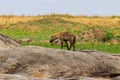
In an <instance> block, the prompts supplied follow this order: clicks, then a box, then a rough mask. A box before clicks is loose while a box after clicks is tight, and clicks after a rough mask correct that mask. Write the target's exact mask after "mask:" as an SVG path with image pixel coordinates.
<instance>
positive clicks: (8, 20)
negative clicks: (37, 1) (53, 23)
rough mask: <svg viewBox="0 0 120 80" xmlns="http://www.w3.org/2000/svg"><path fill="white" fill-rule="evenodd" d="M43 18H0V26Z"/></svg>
mask: <svg viewBox="0 0 120 80" xmlns="http://www.w3.org/2000/svg"><path fill="white" fill-rule="evenodd" d="M42 18H43V16H10V15H9V16H0V25H5V24H15V23H18V22H27V21H32V20H38V19H42Z"/></svg>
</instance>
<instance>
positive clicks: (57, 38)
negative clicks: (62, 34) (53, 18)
mask: <svg viewBox="0 0 120 80" xmlns="http://www.w3.org/2000/svg"><path fill="white" fill-rule="evenodd" d="M56 40H59V35H56V34H55V35H52V36H51V39H50V43H53V42H54V41H56Z"/></svg>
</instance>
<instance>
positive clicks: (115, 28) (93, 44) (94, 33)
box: [0, 14, 120, 53]
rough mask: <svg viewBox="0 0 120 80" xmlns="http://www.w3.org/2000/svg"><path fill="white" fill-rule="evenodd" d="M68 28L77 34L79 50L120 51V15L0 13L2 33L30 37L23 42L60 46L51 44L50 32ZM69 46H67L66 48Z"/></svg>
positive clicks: (16, 37)
mask: <svg viewBox="0 0 120 80" xmlns="http://www.w3.org/2000/svg"><path fill="white" fill-rule="evenodd" d="M63 30H65V31H69V32H72V33H73V34H75V35H76V36H77V43H76V49H77V50H99V51H103V52H110V53H120V16H110V17H100V16H71V15H67V14H63V15H59V14H50V15H38V16H24V15H23V16H15V15H9V16H4V15H1V16H0V33H4V34H6V35H8V36H10V37H11V38H13V39H14V40H16V41H18V40H21V39H25V38H27V39H31V41H30V42H21V43H20V44H22V45H36V46H43V47H50V48H60V46H59V45H55V44H50V43H49V39H50V37H51V35H53V34H54V33H56V32H59V31H63ZM64 49H66V48H64Z"/></svg>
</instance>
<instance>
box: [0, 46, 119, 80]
mask: <svg viewBox="0 0 120 80" xmlns="http://www.w3.org/2000/svg"><path fill="white" fill-rule="evenodd" d="M0 73H1V74H12V75H20V76H27V77H37V78H49V79H58V78H60V79H66V78H67V79H68V78H72V80H73V79H74V78H75V79H76V78H77V79H78V80H79V79H80V77H81V76H82V77H86V78H87V77H98V78H99V77H100V78H101V77H102V78H106V80H109V79H110V78H113V77H117V76H119V75H120V58H119V56H116V55H115V56H114V55H112V54H107V53H102V52H98V51H87V50H84V51H67V50H61V49H52V48H44V47H37V46H23V47H16V48H11V49H8V50H3V51H0ZM0 78H1V76H0ZM23 80H24V79H23ZM25 80H26V79H25ZM38 80H39V79H38ZM80 80H85V78H82V79H80ZM86 80H94V79H86ZM95 80H104V79H95Z"/></svg>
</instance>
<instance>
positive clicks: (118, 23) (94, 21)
mask: <svg viewBox="0 0 120 80" xmlns="http://www.w3.org/2000/svg"><path fill="white" fill-rule="evenodd" d="M63 19H64V20H68V21H72V22H78V23H83V24H87V25H91V26H95V25H96V26H102V27H117V28H120V19H119V18H109V17H99V18H94V17H92V18H89V17H73V18H63Z"/></svg>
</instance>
